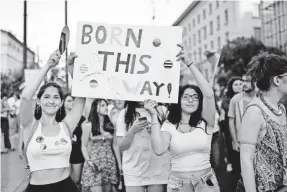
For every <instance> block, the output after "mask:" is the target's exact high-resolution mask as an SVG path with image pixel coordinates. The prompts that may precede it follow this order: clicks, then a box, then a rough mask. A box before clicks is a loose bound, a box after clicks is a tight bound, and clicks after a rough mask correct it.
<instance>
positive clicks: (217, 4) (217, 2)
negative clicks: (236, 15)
mask: <svg viewBox="0 0 287 192" xmlns="http://www.w3.org/2000/svg"><path fill="white" fill-rule="evenodd" d="M216 8H219V1H218V0H216Z"/></svg>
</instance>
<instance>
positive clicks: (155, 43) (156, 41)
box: [152, 38, 161, 47]
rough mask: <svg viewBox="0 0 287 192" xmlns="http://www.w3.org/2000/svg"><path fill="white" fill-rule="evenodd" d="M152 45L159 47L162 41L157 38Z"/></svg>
mask: <svg viewBox="0 0 287 192" xmlns="http://www.w3.org/2000/svg"><path fill="white" fill-rule="evenodd" d="M152 44H153V46H155V47H159V46H160V44H161V42H160V39H158V38H156V39H155V40H153V42H152Z"/></svg>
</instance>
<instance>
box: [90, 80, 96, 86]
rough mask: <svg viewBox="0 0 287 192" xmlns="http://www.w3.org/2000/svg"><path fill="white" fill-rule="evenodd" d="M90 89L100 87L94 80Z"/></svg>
mask: <svg viewBox="0 0 287 192" xmlns="http://www.w3.org/2000/svg"><path fill="white" fill-rule="evenodd" d="M90 87H91V88H97V87H98V81H97V80H95V79H93V80H91V81H90Z"/></svg>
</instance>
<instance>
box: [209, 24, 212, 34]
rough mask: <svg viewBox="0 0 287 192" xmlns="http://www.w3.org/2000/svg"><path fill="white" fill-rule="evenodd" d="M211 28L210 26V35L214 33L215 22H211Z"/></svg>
mask: <svg viewBox="0 0 287 192" xmlns="http://www.w3.org/2000/svg"><path fill="white" fill-rule="evenodd" d="M209 28H210V35H213V22H212V21H210V22H209Z"/></svg>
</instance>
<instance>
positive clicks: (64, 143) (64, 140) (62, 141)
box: [60, 138, 68, 145]
mask: <svg viewBox="0 0 287 192" xmlns="http://www.w3.org/2000/svg"><path fill="white" fill-rule="evenodd" d="M60 142H61V144H62V145H66V144H67V143H68V141H67V140H66V139H64V138H62V139H61V140H60Z"/></svg>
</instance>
